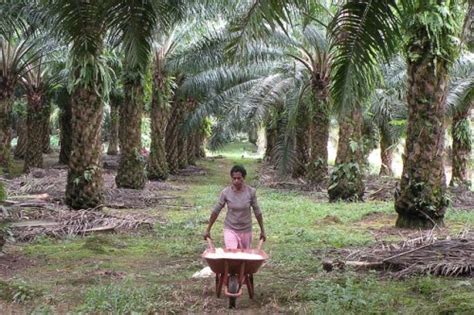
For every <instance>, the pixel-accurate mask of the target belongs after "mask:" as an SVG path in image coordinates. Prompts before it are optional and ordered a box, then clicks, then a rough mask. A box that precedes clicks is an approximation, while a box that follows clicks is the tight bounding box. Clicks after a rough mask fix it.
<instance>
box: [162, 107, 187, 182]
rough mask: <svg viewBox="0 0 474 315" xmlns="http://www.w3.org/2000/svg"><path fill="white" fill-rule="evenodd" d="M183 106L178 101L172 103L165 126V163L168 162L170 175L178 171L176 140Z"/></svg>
mask: <svg viewBox="0 0 474 315" xmlns="http://www.w3.org/2000/svg"><path fill="white" fill-rule="evenodd" d="M182 106H183V104H182V103H181V102H180V101H178V100H176V99H175V100H174V101H173V109H172V112H171V115H170V117H169V120H168V123H167V125H166V137H165V141H166V143H165V145H166V161H167V162H168V170H169V172H170V174H176V172H177V171H178V169H179V162H178V157H179V151H178V138H179V121H181V118H180V116H181V112H182V109H181V107H182Z"/></svg>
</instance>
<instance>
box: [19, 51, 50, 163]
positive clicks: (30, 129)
mask: <svg viewBox="0 0 474 315" xmlns="http://www.w3.org/2000/svg"><path fill="white" fill-rule="evenodd" d="M46 71H47V69H45V68H44V64H43V63H42V62H41V60H40V61H39V62H38V65H36V66H33V65H32V66H31V68H30V69H29V71H28V72H27V73H26V74H25V76H24V77H23V78H22V83H23V86H24V88H25V90H26V95H27V100H28V108H27V118H26V125H27V149H26V154H25V164H24V172H28V171H29V170H30V168H31V167H43V144H44V141H43V138H44V134H45V133H46V134H47V135H48V139H49V130H48V131H46V130H45V126H44V123H42V122H44V121H45V120H47V121H49V110H48V109H47V108H48V107H49V106H48V105H47V98H46V92H47V89H48V85H47V84H46V83H45V82H44V81H45V79H44V76H45V75H46V73H45V72H46ZM38 122H40V123H39V124H38ZM48 127H49V124H48Z"/></svg>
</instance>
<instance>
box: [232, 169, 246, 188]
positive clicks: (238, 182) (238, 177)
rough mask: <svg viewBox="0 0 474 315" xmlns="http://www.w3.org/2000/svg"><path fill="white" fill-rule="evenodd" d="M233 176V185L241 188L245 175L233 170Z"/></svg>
mask: <svg viewBox="0 0 474 315" xmlns="http://www.w3.org/2000/svg"><path fill="white" fill-rule="evenodd" d="M231 177H232V185H233V186H234V187H235V188H236V189H237V190H239V189H240V188H242V185H243V184H244V177H243V176H242V173H241V172H233V173H232V174H231Z"/></svg>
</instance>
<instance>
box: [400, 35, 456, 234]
mask: <svg viewBox="0 0 474 315" xmlns="http://www.w3.org/2000/svg"><path fill="white" fill-rule="evenodd" d="M431 41H432V39H430V37H429V36H428V35H427V34H426V32H425V31H423V30H422V31H420V37H419V38H418V39H417V40H416V41H414V42H412V43H411V46H409V53H408V55H409V56H420V57H419V58H417V59H415V60H413V59H410V58H408V62H407V63H408V84H407V86H408V93H407V101H408V129H407V138H406V146H405V153H404V155H403V173H402V177H401V181H400V190H399V191H398V192H397V193H396V195H395V210H396V211H397V213H398V219H397V222H396V226H398V227H408V228H419V227H421V228H431V227H433V226H434V225H435V224H438V225H439V224H442V223H443V218H444V213H445V211H446V206H447V198H446V196H445V193H446V181H445V180H446V179H445V173H444V165H443V155H444V126H443V122H444V115H445V91H446V87H447V73H448V70H447V61H446V60H444V59H443V58H439V57H436V56H435V55H433V54H432V53H431V52H430V50H431V49H432V47H431V44H432V43H431Z"/></svg>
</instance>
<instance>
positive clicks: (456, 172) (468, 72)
mask: <svg viewBox="0 0 474 315" xmlns="http://www.w3.org/2000/svg"><path fill="white" fill-rule="evenodd" d="M451 77H452V79H451V82H450V86H449V89H448V95H447V98H446V103H447V106H448V114H449V115H450V116H451V117H452V124H451V135H452V138H453V152H452V177H451V181H450V186H457V185H462V186H467V187H469V186H470V184H471V183H470V179H469V176H468V162H469V158H470V155H471V147H472V132H471V126H470V121H469V116H470V112H471V109H472V106H473V97H474V58H473V55H472V54H470V53H465V54H464V55H462V56H461V58H460V59H459V60H458V61H457V62H456V63H455V66H454V67H453V70H452V71H451Z"/></svg>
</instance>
